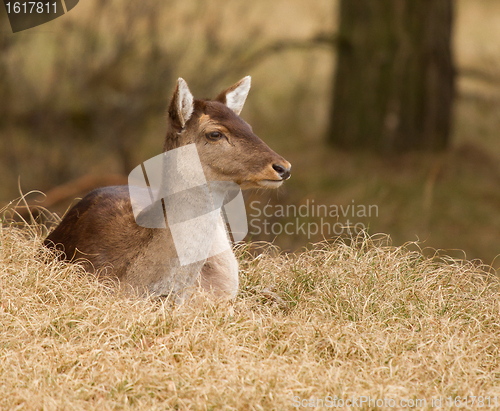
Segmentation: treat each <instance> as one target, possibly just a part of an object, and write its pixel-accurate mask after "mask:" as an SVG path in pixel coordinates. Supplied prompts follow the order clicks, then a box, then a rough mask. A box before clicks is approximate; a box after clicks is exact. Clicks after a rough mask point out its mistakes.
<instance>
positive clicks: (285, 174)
mask: <svg viewBox="0 0 500 411" xmlns="http://www.w3.org/2000/svg"><path fill="white" fill-rule="evenodd" d="M273 169H274V171H276V172H277V173H278V174H279V176H280V177H281V178H282V179H283V180H288V179H289V178H290V175H291V173H290V169H291V168H290V167H288V168H285V167H283V166H282V165H280V164H273Z"/></svg>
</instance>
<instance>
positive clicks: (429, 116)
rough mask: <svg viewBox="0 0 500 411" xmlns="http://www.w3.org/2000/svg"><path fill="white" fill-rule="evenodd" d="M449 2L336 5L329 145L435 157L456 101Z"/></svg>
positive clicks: (375, 0) (350, 0)
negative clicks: (337, 20) (337, 25)
mask: <svg viewBox="0 0 500 411" xmlns="http://www.w3.org/2000/svg"><path fill="white" fill-rule="evenodd" d="M452 1H453V0H341V3H340V29H339V44H338V47H339V48H338V62H337V71H336V76H335V81H334V93H333V97H334V98H333V105H332V111H331V123H330V130H329V136H328V138H329V141H330V142H331V143H332V144H334V145H336V146H339V147H342V148H347V149H368V150H372V151H379V152H395V151H400V152H401V151H410V150H427V151H438V150H442V149H445V148H446V147H447V145H448V142H449V134H450V124H451V111H452V103H453V97H454V68H453V60H452V52H451V37H452V9H453V4H452Z"/></svg>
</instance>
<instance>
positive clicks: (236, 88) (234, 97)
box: [215, 76, 251, 115]
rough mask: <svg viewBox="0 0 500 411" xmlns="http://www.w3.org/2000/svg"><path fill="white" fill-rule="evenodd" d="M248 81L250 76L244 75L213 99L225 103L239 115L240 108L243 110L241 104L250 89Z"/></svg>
mask: <svg viewBox="0 0 500 411" xmlns="http://www.w3.org/2000/svg"><path fill="white" fill-rule="evenodd" d="M250 83H251V78H250V76H246V77H244V78H242V79H241V80H240V81H238V82H237V83H236V84H234V85H233V86H231V87H229V88H228V89H227V90H224V91H223V92H222V93H220V94H219V95H218V96H217V97H216V99H215V100H216V101H220V102H221V103H223V104H225V105H226V106H228V107H229V108H230V109H231V110H233V111H234V112H235V113H236V114H238V115H239V114H240V113H241V110H243V105H244V104H245V100H246V99H247V96H248V92H249V91H250Z"/></svg>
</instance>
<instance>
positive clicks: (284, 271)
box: [0, 224, 500, 410]
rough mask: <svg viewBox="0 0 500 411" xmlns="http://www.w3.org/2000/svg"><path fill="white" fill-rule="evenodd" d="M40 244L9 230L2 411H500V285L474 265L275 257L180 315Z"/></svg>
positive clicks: (358, 246) (384, 253) (4, 258)
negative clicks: (227, 294) (222, 296)
mask: <svg viewBox="0 0 500 411" xmlns="http://www.w3.org/2000/svg"><path fill="white" fill-rule="evenodd" d="M41 232H42V227H40V226H31V228H29V229H23V230H21V229H18V228H15V227H13V226H11V225H8V224H4V225H3V226H0V341H1V344H0V347H1V348H0V381H1V383H0V408H1V409H4V410H42V409H43V410H68V409H74V410H80V409H82V410H83V409H87V410H90V409H99V410H117V409H124V410H127V409H148V410H160V409H161V410H165V409H180V410H184V409H193V410H284V409H295V408H296V407H298V406H300V407H303V406H307V409H313V408H312V407H311V405H313V406H319V405H321V402H320V401H323V404H324V405H328V404H333V402H332V403H328V402H325V401H333V399H334V398H338V401H340V399H342V400H344V401H347V400H349V399H350V400H353V399H354V400H355V401H357V403H355V405H356V404H362V405H363V406H360V407H356V406H354V408H355V409H366V410H368V409H380V410H381V409H401V408H404V406H405V405H408V404H410V405H411V404H414V405H415V407H414V409H415V408H416V409H436V404H437V401H439V399H441V401H442V407H441V408H439V409H443V410H447V409H457V407H456V404H460V401H462V407H463V408H466V407H465V403H464V401H468V403H467V404H468V408H467V409H471V408H472V409H475V408H477V405H478V401H481V403H482V404H486V405H485V406H484V408H482V409H497V408H498V407H497V406H495V405H494V404H495V403H494V401H497V399H498V401H500V382H499V381H500V378H499V377H500V360H499V357H498V352H499V349H500V323H499V320H498V319H499V318H500V312H499V311H500V305H499V303H498V287H499V281H498V279H497V278H496V277H495V276H492V275H489V274H488V273H487V272H486V271H485V270H483V269H482V268H481V267H478V266H476V265H474V264H472V263H468V262H461V261H454V260H447V261H443V260H439V259H428V258H425V257H423V256H422V254H421V252H420V251H419V249H418V248H417V247H416V246H415V245H414V244H407V245H406V246H404V247H391V246H389V245H387V244H386V243H385V242H386V238H384V237H380V238H377V237H367V236H360V237H358V238H357V239H355V240H354V241H352V243H351V244H350V245H348V244H346V243H344V242H334V243H330V244H328V243H321V244H316V245H314V246H312V247H311V248H310V249H309V250H305V251H304V252H302V253H298V254H289V255H283V254H277V253H276V252H275V251H273V249H272V248H271V247H270V246H269V245H265V244H261V246H262V250H263V253H262V254H261V255H259V256H258V257H252V256H251V255H250V254H248V252H246V251H245V250H244V249H240V250H239V251H238V255H239V258H240V266H241V273H240V278H241V283H242V284H241V291H240V293H239V295H238V297H237V298H236V300H235V301H234V302H233V303H221V302H217V301H213V300H211V299H210V298H207V297H206V296H204V295H201V294H200V295H197V297H196V298H195V299H194V300H193V301H192V302H191V303H190V304H185V305H182V306H178V307H172V306H171V305H170V304H169V303H168V302H158V301H149V300H130V299H124V298H121V297H120V296H118V295H115V294H114V293H113V291H112V289H110V288H107V287H106V286H105V285H102V284H99V283H98V282H97V281H95V280H94V279H93V278H91V277H88V276H86V275H85V274H84V273H83V272H82V270H81V269H80V267H79V266H77V265H67V264H64V263H60V262H55V261H53V260H51V259H50V256H48V255H47V252H46V251H41V249H40V246H41V241H42V237H41V235H40V233H41ZM47 259H48V260H47ZM448 397H449V398H448ZM465 397H467V400H465V399H464V398H465ZM369 400H371V401H372V402H371V403H367V402H364V403H360V401H369ZM424 400H425V402H424ZM472 400H474V401H475V406H474V407H471V401H472ZM336 401H337V400H336ZM376 401H378V403H377V402H376ZM381 401H385V404H389V407H388V406H382V402H381ZM392 401H394V403H392ZM401 401H403V402H401ZM408 401H410V402H408ZM411 401H414V402H413V403H412V402H411ZM417 401H419V402H417ZM433 401H434V402H433ZM450 401H451V403H450ZM488 401H489V403H488ZM335 404H341V403H340V402H338V403H337V402H336V403H335ZM390 404H395V406H394V407H391V406H390ZM488 404H490V405H491V406H489V407H488ZM377 405H378V406H377ZM310 407H311V408H310ZM299 409H301V408H299ZM317 409H320V408H317Z"/></svg>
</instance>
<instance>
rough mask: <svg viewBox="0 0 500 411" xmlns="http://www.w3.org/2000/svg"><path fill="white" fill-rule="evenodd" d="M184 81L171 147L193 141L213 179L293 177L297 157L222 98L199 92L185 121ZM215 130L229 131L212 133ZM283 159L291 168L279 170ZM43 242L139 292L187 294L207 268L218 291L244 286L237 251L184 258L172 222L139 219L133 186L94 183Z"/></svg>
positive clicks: (252, 182)
mask: <svg viewBox="0 0 500 411" xmlns="http://www.w3.org/2000/svg"><path fill="white" fill-rule="evenodd" d="M179 84H180V83H178V86H177V88H176V91H175V92H174V96H173V98H172V100H171V103H170V106H169V111H168V114H169V122H168V126H167V136H166V139H165V145H164V151H167V150H172V149H174V148H177V147H181V146H184V145H187V144H190V143H194V144H196V147H197V150H198V154H199V156H200V160H201V164H202V166H203V171H204V173H205V176H206V178H207V180H209V181H221V180H230V181H234V182H236V183H237V184H239V185H240V186H241V187H242V188H249V187H266V186H268V185H269V184H276V185H277V184H280V182H281V181H283V180H286V179H287V178H288V177H289V175H290V172H289V170H290V164H289V163H288V162H287V161H286V160H285V159H283V158H282V157H281V156H279V155H278V154H276V153H275V152H274V151H272V150H271V149H270V148H269V147H268V146H267V145H266V144H265V143H264V142H263V141H262V140H261V139H259V138H258V137H257V136H256V135H255V134H254V133H253V131H252V129H251V127H250V126H249V125H248V124H247V123H246V122H244V121H243V120H242V119H241V118H240V117H239V116H238V115H236V114H235V113H234V112H233V111H232V110H231V109H230V108H228V107H227V106H226V105H224V104H223V103H222V102H220V101H207V100H194V103H193V107H192V108H193V110H192V114H191V115H190V117H189V119H187V121H186V119H185V118H183V114H182V113H180V112H179V108H178V107H179V104H178V103H179V101H180V100H179V99H180V98H182V95H181V94H180V91H179ZM184 84H185V83H184ZM238 84H239V83H237V84H236V85H235V86H233V87H232V88H229V89H227V90H226V91H224V92H222V93H221V94H220V95H219V97H218V99H219V100H222V97H220V96H221V95H225V94H224V93H226V92H228V91H232V90H234V89H235V88H236V86H237V85H238ZM186 89H187V86H186ZM245 97H246V96H245ZM184 114H185V113H184ZM214 131H218V132H220V133H222V135H223V137H222V138H220V139H219V140H213V139H210V138H209V134H210V133H212V132H214ZM273 167H274V168H273ZM276 167H278V170H281V169H283V170H285V171H284V172H281V174H280V173H279V172H277V171H276ZM219 240H220V241H225V239H223V238H221V239H219ZM44 244H45V245H46V246H47V247H55V248H57V249H58V250H60V251H62V252H63V254H62V257H63V258H66V259H68V260H71V261H76V260H81V261H82V262H83V264H84V266H85V268H86V270H87V271H89V272H94V273H98V274H99V275H100V276H104V277H112V278H116V279H118V280H119V282H120V284H121V286H122V288H124V289H125V290H131V291H133V292H136V293H139V294H152V295H157V296H161V295H166V294H169V293H174V294H176V295H182V294H183V293H185V290H187V289H189V288H190V287H192V286H193V285H195V284H196V280H197V279H198V278H199V277H200V273H201V278H199V283H200V284H201V286H202V287H203V288H205V289H207V290H208V289H210V290H212V291H214V292H215V293H216V294H219V295H225V296H229V297H233V296H234V295H235V292H236V290H235V287H236V289H237V283H238V280H237V262H236V260H235V258H234V255H233V254H232V253H227V252H226V253H222V254H219V255H216V256H214V257H211V258H209V259H208V260H207V261H201V262H198V263H193V264H190V265H188V266H180V264H179V261H178V258H177V254H176V251H175V247H174V243H173V239H172V236H171V234H170V230H169V229H168V227H167V229H152V228H143V227H140V226H138V225H137V224H136V222H135V219H134V215H133V211H132V206H131V203H130V198H129V191H128V187H127V186H115V187H106V188H101V189H97V190H95V191H92V192H91V193H90V194H88V195H87V196H86V197H85V198H83V199H82V200H81V201H80V202H79V203H78V204H76V205H75V206H74V207H73V208H72V209H71V210H70V211H69V213H68V214H67V215H66V216H65V217H64V219H63V220H62V221H61V223H60V224H59V226H58V227H57V228H56V229H55V230H54V231H53V232H52V233H51V234H50V235H49V236H48V237H47V239H46V240H45V242H44ZM235 270H236V277H235V274H234V271H235Z"/></svg>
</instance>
